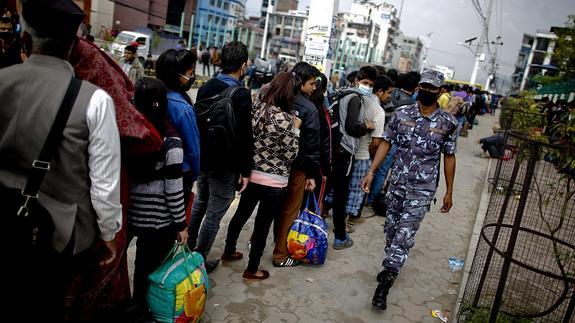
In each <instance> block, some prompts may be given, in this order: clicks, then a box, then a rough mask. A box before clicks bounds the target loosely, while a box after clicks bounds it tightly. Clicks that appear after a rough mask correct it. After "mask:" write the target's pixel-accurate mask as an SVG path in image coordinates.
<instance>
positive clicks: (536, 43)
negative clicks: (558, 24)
mask: <svg viewBox="0 0 575 323" xmlns="http://www.w3.org/2000/svg"><path fill="white" fill-rule="evenodd" d="M553 29H554V28H551V31H542V30H541V31H537V33H536V34H535V35H531V34H523V41H522V44H521V48H520V49H519V54H518V56H517V61H516V63H515V72H514V73H513V75H512V81H513V89H514V90H519V91H523V90H525V89H527V88H529V87H530V86H531V84H530V83H529V80H530V79H531V78H532V77H533V76H536V75H545V74H547V73H550V72H551V73H555V72H556V70H557V68H556V67H555V66H554V64H553V61H552V55H553V52H554V50H555V43H556V40H557V35H555V33H554V32H553Z"/></svg>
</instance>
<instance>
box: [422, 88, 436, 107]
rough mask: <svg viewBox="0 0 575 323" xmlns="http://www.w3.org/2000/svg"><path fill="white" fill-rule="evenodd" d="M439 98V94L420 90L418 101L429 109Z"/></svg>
mask: <svg viewBox="0 0 575 323" xmlns="http://www.w3.org/2000/svg"><path fill="white" fill-rule="evenodd" d="M438 98H439V93H433V92H430V91H427V90H422V89H419V92H418V94H417V101H419V102H421V104H422V105H424V106H426V107H428V106H431V105H433V103H435V102H436V101H437V99H438Z"/></svg>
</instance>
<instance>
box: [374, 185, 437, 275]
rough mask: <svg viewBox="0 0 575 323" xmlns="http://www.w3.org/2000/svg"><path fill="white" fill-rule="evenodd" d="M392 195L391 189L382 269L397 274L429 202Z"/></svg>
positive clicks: (387, 202)
mask: <svg viewBox="0 0 575 323" xmlns="http://www.w3.org/2000/svg"><path fill="white" fill-rule="evenodd" d="M398 193H399V194H397V193H394V190H392V187H390V189H389V190H388V192H387V196H386V204H387V216H386V220H385V229H384V232H385V237H386V246H385V253H386V254H385V258H384V259H383V267H384V269H386V270H390V271H394V272H397V273H399V272H400V271H401V268H402V267H403V264H404V263H405V261H406V260H407V255H408V253H409V249H410V248H411V247H413V245H414V243H415V233H416V232H417V230H418V229H419V225H420V224H421V221H423V217H424V216H425V214H426V213H427V211H429V207H430V203H431V201H430V200H429V199H428V198H427V197H424V198H423V199H421V200H414V199H410V200H407V199H406V198H405V194H402V193H400V192H398Z"/></svg>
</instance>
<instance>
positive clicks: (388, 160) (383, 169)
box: [367, 145, 397, 204]
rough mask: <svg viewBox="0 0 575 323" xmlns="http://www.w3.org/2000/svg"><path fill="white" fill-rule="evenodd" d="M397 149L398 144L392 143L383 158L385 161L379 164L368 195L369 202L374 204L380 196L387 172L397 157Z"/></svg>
mask: <svg viewBox="0 0 575 323" xmlns="http://www.w3.org/2000/svg"><path fill="white" fill-rule="evenodd" d="M396 151H397V145H392V146H391V148H390V149H389V152H388V153H387V156H385V159H384V160H383V163H382V164H381V165H379V168H378V169H377V171H376V172H375V174H374V175H373V181H372V182H371V189H370V193H369V196H368V197H367V203H368V204H373V202H374V201H375V200H376V199H377V198H379V196H380V194H381V190H382V189H383V185H384V184H385V179H386V178H387V173H388V172H389V170H390V169H391V165H393V159H394V157H395V152H396Z"/></svg>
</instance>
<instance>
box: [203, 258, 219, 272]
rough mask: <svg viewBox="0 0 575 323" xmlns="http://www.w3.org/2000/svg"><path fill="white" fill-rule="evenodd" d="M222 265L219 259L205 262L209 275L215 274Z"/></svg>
mask: <svg viewBox="0 0 575 323" xmlns="http://www.w3.org/2000/svg"><path fill="white" fill-rule="evenodd" d="M219 265H220V260H219V259H212V260H208V261H206V262H205V266H206V272H207V273H208V274H209V273H211V272H213V271H214V270H216V269H218V266H219Z"/></svg>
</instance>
